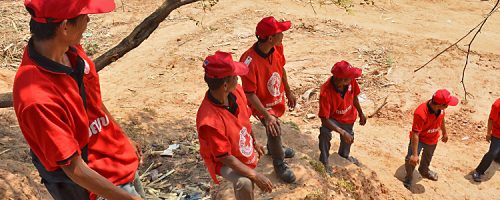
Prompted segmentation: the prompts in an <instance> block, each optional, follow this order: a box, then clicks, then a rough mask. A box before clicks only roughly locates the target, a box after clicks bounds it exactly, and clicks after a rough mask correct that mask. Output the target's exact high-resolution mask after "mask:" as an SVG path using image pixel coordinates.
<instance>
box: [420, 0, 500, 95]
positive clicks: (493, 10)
mask: <svg viewBox="0 0 500 200" xmlns="http://www.w3.org/2000/svg"><path fill="white" fill-rule="evenodd" d="M499 3H500V0H497V2H496V3H495V6H493V8H492V9H491V11H490V12H489V13H488V14H487V15H486V17H485V18H484V19H483V20H482V21H481V22H480V23H479V24H478V25H476V26H475V27H474V28H473V29H471V30H470V31H469V32H468V33H467V34H466V35H464V36H463V37H462V38H460V39H459V40H458V41H456V42H455V43H453V44H452V45H450V46H448V47H447V48H446V49H444V50H443V51H441V52H439V53H438V54H437V55H436V56H434V57H433V58H432V59H430V60H429V61H428V62H427V63H425V64H424V65H422V66H420V67H419V68H417V69H415V70H414V72H418V71H419V70H421V69H422V68H424V67H425V66H427V64H429V63H430V62H432V61H433V60H434V59H436V58H437V57H439V56H440V55H441V54H443V53H444V52H446V51H448V50H449V49H450V48H451V47H454V46H456V47H457V48H458V45H457V44H458V43H459V42H460V41H462V40H463V39H465V38H466V37H467V36H469V35H470V34H471V33H472V32H473V31H474V30H476V29H477V31H476V33H475V34H474V36H473V37H472V39H471V40H470V42H469V44H468V45H467V46H468V47H467V55H466V58H465V65H464V68H463V70H462V80H461V81H460V83H461V84H462V87H463V89H464V93H465V94H464V97H465V100H467V96H471V94H470V93H468V92H467V88H466V87H465V81H464V79H465V70H466V69H467V65H468V64H469V55H470V51H471V46H472V43H473V42H474V40H475V39H476V36H477V35H478V34H479V32H481V29H482V28H483V26H484V24H486V21H488V19H489V18H490V16H491V15H492V14H493V13H495V12H496V11H497V10H498V9H499V6H498V5H499ZM459 49H460V48H459Z"/></svg>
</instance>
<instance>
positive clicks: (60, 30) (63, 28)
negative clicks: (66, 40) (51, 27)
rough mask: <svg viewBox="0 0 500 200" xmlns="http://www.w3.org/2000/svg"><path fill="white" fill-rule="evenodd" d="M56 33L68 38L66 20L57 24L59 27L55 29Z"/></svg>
mask: <svg viewBox="0 0 500 200" xmlns="http://www.w3.org/2000/svg"><path fill="white" fill-rule="evenodd" d="M57 32H58V33H59V34H61V35H63V36H68V35H69V33H68V20H67V19H66V20H64V21H62V22H61V24H59V27H58V28H57Z"/></svg>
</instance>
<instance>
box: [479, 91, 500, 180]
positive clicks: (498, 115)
mask: <svg viewBox="0 0 500 200" xmlns="http://www.w3.org/2000/svg"><path fill="white" fill-rule="evenodd" d="M486 141H488V142H490V149H489V150H488V152H487V153H486V154H484V156H483V159H482V160H481V162H480V163H479V165H478V166H477V168H476V170H475V171H474V173H473V174H472V179H474V181H476V182H481V181H482V180H481V178H482V176H483V175H484V172H486V170H487V169H488V167H490V165H491V163H492V162H493V160H495V162H497V163H500V98H499V99H497V100H496V101H495V103H493V106H491V112H490V117H489V119H488V130H487V131H486Z"/></svg>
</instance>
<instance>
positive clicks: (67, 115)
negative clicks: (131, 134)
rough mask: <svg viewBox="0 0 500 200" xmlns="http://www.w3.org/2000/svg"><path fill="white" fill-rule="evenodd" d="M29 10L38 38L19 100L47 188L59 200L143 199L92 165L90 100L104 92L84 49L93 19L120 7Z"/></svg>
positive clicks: (57, 5)
mask: <svg viewBox="0 0 500 200" xmlns="http://www.w3.org/2000/svg"><path fill="white" fill-rule="evenodd" d="M25 6H26V9H27V10H28V12H29V13H30V15H31V21H30V31H31V33H32V37H31V38H30V40H29V42H28V45H27V47H26V49H25V53H24V56H23V60H22V63H21V66H20V67H19V69H18V72H17V74H16V77H15V80H14V88H13V98H14V99H13V100H14V109H15V111H16V116H17V119H18V122H19V125H20V129H21V131H22V133H23V135H24V137H25V139H26V141H27V142H28V144H29V146H30V148H31V151H32V153H31V156H32V160H33V163H34V165H35V167H36V168H37V170H38V172H39V174H40V176H41V178H42V183H43V184H44V185H45V187H46V188H47V190H48V192H49V193H50V194H51V195H52V197H53V198H54V199H75V200H79V199H81V200H86V199H89V198H90V197H89V192H92V193H96V194H99V195H101V196H103V197H105V198H107V199H138V198H137V197H134V196H133V195H131V194H129V193H127V192H126V191H124V190H122V189H120V188H118V187H116V186H115V185H113V184H112V183H111V182H110V181H109V180H107V179H106V178H107V177H103V176H102V175H100V174H98V173H96V172H95V171H94V170H92V169H91V168H89V166H88V165H87V162H88V157H92V156H88V155H89V152H92V150H89V145H90V146H92V145H93V143H89V120H91V119H90V118H89V117H88V116H89V115H88V111H89V110H88V109H89V105H91V106H90V110H92V108H93V104H92V102H90V103H89V100H92V98H94V95H95V92H93V91H91V88H95V89H97V90H98V88H99V85H98V82H96V81H94V82H93V81H90V79H89V78H90V77H89V76H88V75H87V76H86V74H89V70H90V65H89V63H92V60H90V59H89V58H88V57H87V56H86V54H85V52H84V51H83V49H82V48H81V46H80V45H79V44H80V40H81V38H82V33H83V32H84V31H85V29H86V28H87V24H88V22H89V20H90V18H89V17H88V14H95V13H105V12H110V11H112V10H113V9H114V7H115V6H114V2H113V1H112V0H101V1H96V0H93V1H92V0H91V1H58V0H44V1H41V0H26V1H25ZM86 87H87V88H89V90H87V89H86ZM89 91H90V92H89ZM99 98H100V97H99ZM108 142H109V141H108ZM132 152H133V151H132ZM90 155H92V153H91V154H90ZM135 159H136V160H137V158H136V157H135ZM109 164H110V165H111V164H113V163H109ZM132 164H136V163H133V162H132ZM108 177H109V176H108Z"/></svg>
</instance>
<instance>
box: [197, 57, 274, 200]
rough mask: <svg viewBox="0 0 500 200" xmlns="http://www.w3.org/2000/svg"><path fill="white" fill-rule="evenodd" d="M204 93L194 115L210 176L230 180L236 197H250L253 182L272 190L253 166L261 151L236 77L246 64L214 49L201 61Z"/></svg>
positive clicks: (263, 188)
mask: <svg viewBox="0 0 500 200" xmlns="http://www.w3.org/2000/svg"><path fill="white" fill-rule="evenodd" d="M203 68H204V69H205V82H206V83H207V85H208V91H207V93H206V94H205V98H204V99H203V101H202V103H201V105H200V108H199V109H198V113H197V116H196V129H197V130H198V138H199V141H200V154H201V157H202V158H203V160H204V161H205V165H206V166H207V169H208V172H209V173H210V176H211V177H212V179H213V180H214V182H215V183H219V181H218V180H217V177H216V175H220V176H222V177H224V178H225V179H227V180H229V181H231V183H233V187H234V194H235V196H236V199H238V200H253V199H254V194H253V184H254V183H255V184H257V187H259V188H260V189H261V190H262V191H264V192H271V191H272V187H273V185H272V183H271V181H270V180H269V179H267V178H266V177H265V176H264V175H262V174H260V173H258V172H256V171H255V170H254V168H255V167H256V166H257V162H258V160H259V158H260V156H262V155H263V154H264V148H263V147H262V145H259V144H257V141H256V140H255V138H254V136H253V133H252V124H251V123H250V116H251V115H252V112H251V110H250V109H249V108H248V105H247V99H246V96H245V93H244V92H243V89H242V88H241V86H240V85H239V84H238V76H241V75H245V74H247V73H248V67H247V66H246V65H245V64H243V63H240V62H234V61H233V58H232V56H231V54H230V53H225V52H220V51H218V52H216V53H215V54H214V55H211V56H208V57H207V58H206V59H205V61H204V63H203Z"/></svg>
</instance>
